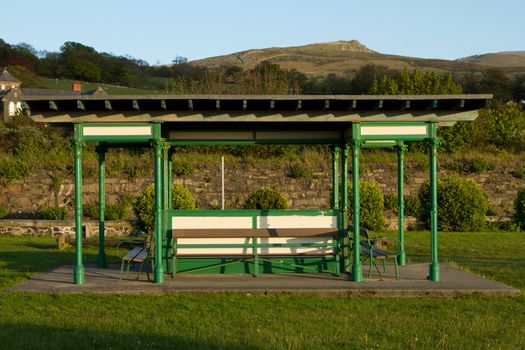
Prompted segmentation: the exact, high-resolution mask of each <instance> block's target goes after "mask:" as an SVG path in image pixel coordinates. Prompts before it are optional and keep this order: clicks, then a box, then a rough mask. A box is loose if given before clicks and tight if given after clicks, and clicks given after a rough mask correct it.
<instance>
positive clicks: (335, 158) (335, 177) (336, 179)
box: [332, 146, 341, 209]
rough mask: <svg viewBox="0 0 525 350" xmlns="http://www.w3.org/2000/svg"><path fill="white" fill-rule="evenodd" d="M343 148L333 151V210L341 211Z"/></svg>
mask: <svg viewBox="0 0 525 350" xmlns="http://www.w3.org/2000/svg"><path fill="white" fill-rule="evenodd" d="M340 152H341V147H339V146H334V148H333V149H332V208H334V209H339V154H340Z"/></svg>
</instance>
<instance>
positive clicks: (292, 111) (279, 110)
mask: <svg viewBox="0 0 525 350" xmlns="http://www.w3.org/2000/svg"><path fill="white" fill-rule="evenodd" d="M490 99H492V95H488V94H483V95H108V96H97V95H92V96H85V95H76V96H64V95H58V94H50V95H47V96H44V95H38V96H37V95H29V94H24V95H23V96H22V100H23V101H24V102H25V103H24V104H23V106H24V108H25V110H26V111H27V112H28V113H29V114H30V116H31V118H32V119H33V120H34V121H36V122H44V123H81V122H82V123H96V122H104V123H105V122H111V123H126V122H127V123H129V122H164V123H177V125H183V124H189V123H192V124H195V123H199V124H200V123H208V124H209V123H220V124H222V125H224V124H225V123H228V125H233V124H235V125H240V124H246V123H257V124H270V123H281V122H285V123H286V122H299V123H308V124H312V123H317V122H323V123H357V122H437V123H440V125H451V124H453V123H455V122H457V121H463V120H474V119H476V118H477V116H478V112H477V110H478V109H481V108H485V107H486V106H487V104H488V103H489V101H490Z"/></svg>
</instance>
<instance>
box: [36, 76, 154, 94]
mask: <svg viewBox="0 0 525 350" xmlns="http://www.w3.org/2000/svg"><path fill="white" fill-rule="evenodd" d="M38 81H39V83H40V85H41V86H42V87H43V88H47V89H58V90H71V86H72V80H68V79H51V78H42V77H41V78H39V80H38ZM98 87H101V88H103V89H104V91H106V92H107V93H108V94H109V95H151V94H162V93H163V92H162V91H160V90H159V91H155V90H153V89H152V90H150V89H137V88H130V87H126V86H117V85H110V84H103V83H88V82H82V91H89V90H95V89H97V88H98Z"/></svg>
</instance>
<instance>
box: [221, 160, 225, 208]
mask: <svg viewBox="0 0 525 350" xmlns="http://www.w3.org/2000/svg"><path fill="white" fill-rule="evenodd" d="M221 210H224V156H222V157H221Z"/></svg>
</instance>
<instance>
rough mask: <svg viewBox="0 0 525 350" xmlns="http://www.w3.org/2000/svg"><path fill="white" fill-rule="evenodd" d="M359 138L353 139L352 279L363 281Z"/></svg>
mask: <svg viewBox="0 0 525 350" xmlns="http://www.w3.org/2000/svg"><path fill="white" fill-rule="evenodd" d="M359 147H361V141H360V140H359V139H353V140H352V210H353V218H354V222H353V225H354V259H353V260H354V263H353V265H352V280H353V281H354V282H361V281H363V267H362V266H361V244H360V242H361V237H360V235H359V234H360V220H359V219H360V205H361V201H360V198H359V195H360V193H359Z"/></svg>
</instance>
